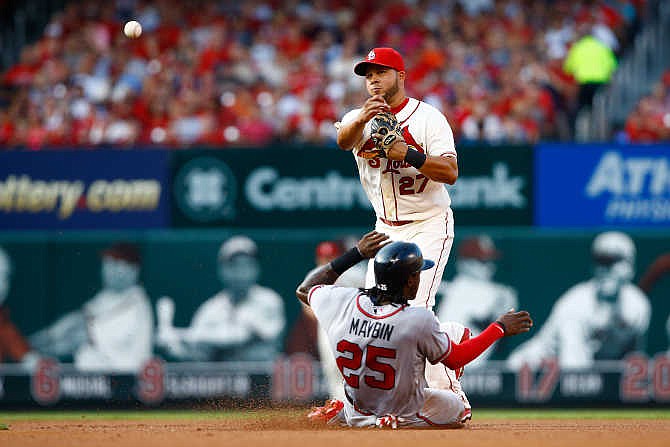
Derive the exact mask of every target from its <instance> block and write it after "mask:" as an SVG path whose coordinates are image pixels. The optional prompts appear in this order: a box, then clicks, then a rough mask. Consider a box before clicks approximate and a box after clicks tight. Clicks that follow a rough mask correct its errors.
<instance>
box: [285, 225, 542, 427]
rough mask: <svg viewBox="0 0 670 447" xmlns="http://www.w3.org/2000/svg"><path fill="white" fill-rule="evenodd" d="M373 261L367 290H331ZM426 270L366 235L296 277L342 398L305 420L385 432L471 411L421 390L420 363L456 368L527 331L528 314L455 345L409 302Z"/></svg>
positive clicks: (454, 398) (414, 251)
mask: <svg viewBox="0 0 670 447" xmlns="http://www.w3.org/2000/svg"><path fill="white" fill-rule="evenodd" d="M373 256H374V262H373V269H374V275H375V283H376V284H375V286H374V287H372V288H369V289H358V288H352V287H338V286H334V285H332V284H333V283H334V282H335V281H336V280H337V278H338V277H339V275H341V274H342V273H343V272H344V271H346V270H347V269H348V268H350V267H351V266H353V265H355V264H356V263H357V262H359V261H360V260H361V259H363V258H372V257H373ZM432 267H434V263H433V261H430V260H424V258H423V256H422V254H421V250H420V249H419V247H418V246H417V245H416V244H413V243H410V242H399V241H397V242H393V243H388V236H387V235H384V234H381V233H377V232H375V231H372V232H370V233H368V234H366V235H365V236H364V237H363V239H361V241H360V242H359V244H358V246H357V247H355V248H352V249H351V250H349V251H347V252H346V253H345V254H344V255H342V256H340V257H339V258H337V259H335V260H333V261H332V262H330V263H329V264H326V265H324V266H323V267H321V268H319V269H317V270H315V271H312V272H310V273H309V274H308V275H307V277H306V278H305V279H304V280H303V282H302V283H301V284H300V286H299V287H298V290H297V291H296V294H297V296H298V299H300V300H301V301H302V302H303V303H305V304H307V305H309V306H310V307H311V308H312V310H313V311H314V314H315V315H316V317H317V319H318V321H319V324H320V325H322V326H323V327H324V329H325V330H326V333H327V334H328V339H329V341H330V346H331V349H332V351H333V353H334V354H335V357H336V363H337V365H338V367H339V369H340V372H341V373H342V375H343V377H344V381H345V385H344V391H345V398H346V399H345V401H344V402H339V401H334V400H331V401H329V402H328V403H327V405H326V406H325V407H321V408H319V409H315V410H313V411H312V413H310V418H311V419H321V420H328V421H329V423H340V424H343V425H347V426H354V427H366V426H381V427H388V426H390V427H392V428H397V427H433V428H443V427H453V426H459V425H460V423H461V422H463V421H465V420H467V419H468V414H469V411H470V410H469V409H467V408H466V407H465V405H464V403H463V401H462V400H461V399H460V397H459V396H458V395H456V394H455V393H454V392H452V391H451V390H441V389H431V388H429V387H428V386H427V383H426V379H425V374H424V368H425V365H426V361H429V362H430V363H433V364H437V363H442V364H444V365H446V366H447V367H449V368H451V369H457V368H460V367H462V366H463V365H465V364H467V363H468V362H470V361H472V360H473V359H474V358H476V357H477V356H478V355H479V354H481V353H482V352H483V351H484V350H486V349H487V348H488V347H489V346H491V344H493V343H494V342H495V341H496V340H498V339H500V338H502V337H503V336H505V335H515V334H518V333H521V332H527V331H528V330H530V327H531V326H532V320H531V318H530V316H529V315H528V313H527V312H518V313H512V312H508V313H506V314H504V315H502V316H500V318H499V319H498V320H497V321H496V322H495V323H492V324H491V325H489V327H488V328H487V329H485V330H484V331H483V332H482V333H481V334H480V335H479V336H477V337H475V338H472V339H470V340H468V341H466V342H464V343H460V344H459V343H455V342H454V341H452V340H450V338H449V336H448V335H447V334H446V333H444V332H442V331H441V329H440V324H439V322H438V321H437V318H436V317H435V315H434V314H433V313H432V312H431V311H429V310H428V309H426V308H424V307H420V306H414V307H410V306H409V305H408V301H409V300H411V299H414V298H415V296H416V293H417V291H418V289H419V287H420V274H421V272H422V271H425V270H428V269H430V268H432Z"/></svg>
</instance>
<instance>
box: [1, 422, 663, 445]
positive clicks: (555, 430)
mask: <svg viewBox="0 0 670 447" xmlns="http://www.w3.org/2000/svg"><path fill="white" fill-rule="evenodd" d="M419 445H420V446H421V447H432V446H448V447H457V446H467V447H474V446H483V447H486V446H491V447H507V446H510V447H518V446H521V445H523V446H533V447H534V446H559V445H561V446H565V445H569V446H588V447H600V446H606V447H615V446H631V445H634V446H637V447H642V446H644V447H647V446H668V445H670V420H668V419H656V420H654V419H652V420H634V419H620V420H617V419H614V420H612V419H607V420H597V419H589V420H575V419H569V420H563V419H562V420H554V419H547V420H529V421H522V420H519V419H514V420H503V419H489V420H475V421H473V422H472V423H470V424H469V425H468V426H467V427H466V428H463V429H458V430H396V431H390V430H386V431H382V430H375V429H336V428H326V427H322V426H314V425H311V424H309V423H308V422H306V421H303V420H302V418H296V417H287V416H278V417H269V418H260V419H257V420H254V419H246V420H215V419H214V420H213V419H202V420H198V419H189V420H179V419H170V420H167V419H166V420H156V419H149V418H148V419H146V420H129V421H126V420H86V418H85V417H82V420H69V421H43V420H40V421H31V420H25V421H16V422H12V423H11V424H10V426H9V430H0V446H3V447H14V446H16V447H18V446H21V447H44V446H72V447H77V446H86V447H89V446H93V447H130V446H142V447H154V446H155V447H172V446H175V447H176V446H188V447H210V446H211V447H214V446H226V447H229V446H245V447H246V446H271V447H284V446H286V447H288V446H298V447H335V446H345V447H365V446H375V447H376V446H383V447H395V446H398V447H400V446H402V447H408V446H419Z"/></svg>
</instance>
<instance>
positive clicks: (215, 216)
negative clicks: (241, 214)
mask: <svg viewBox="0 0 670 447" xmlns="http://www.w3.org/2000/svg"><path fill="white" fill-rule="evenodd" d="M174 195H175V199H176V202H177V206H178V207H179V209H180V210H181V211H182V212H183V213H184V214H185V215H186V216H188V217H189V218H191V219H193V220H196V221H198V222H211V221H214V220H219V219H228V220H229V219H232V218H234V217H235V198H236V196H237V180H236V179H235V176H234V175H233V171H232V170H231V169H230V168H229V167H228V165H226V164H225V163H224V162H222V161H221V160H218V159H216V158H212V157H199V158H194V159H193V160H191V161H189V162H188V163H186V164H185V165H184V166H182V168H181V169H180V170H179V172H178V173H177V175H176V177H175V183H174Z"/></svg>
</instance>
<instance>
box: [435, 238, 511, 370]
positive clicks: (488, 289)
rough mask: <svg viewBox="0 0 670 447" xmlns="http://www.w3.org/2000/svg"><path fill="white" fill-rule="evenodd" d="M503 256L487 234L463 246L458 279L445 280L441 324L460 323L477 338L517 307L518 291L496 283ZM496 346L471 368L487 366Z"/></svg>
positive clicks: (462, 244) (480, 357) (459, 259)
mask: <svg viewBox="0 0 670 447" xmlns="http://www.w3.org/2000/svg"><path fill="white" fill-rule="evenodd" d="M500 257H501V253H500V251H498V250H497V249H496V247H495V245H494V243H493V240H492V239H491V238H490V237H489V236H487V235H480V236H476V237H469V238H466V239H464V240H463V242H461V243H460V245H459V246H458V258H457V261H456V272H457V273H456V276H454V278H453V279H452V280H451V281H449V282H447V281H444V282H443V283H442V284H441V285H440V290H439V291H438V294H439V295H441V296H442V301H440V303H439V305H438V307H437V310H436V311H435V313H436V314H437V317H438V319H439V320H440V321H446V320H455V321H459V322H461V323H462V324H463V325H465V326H466V327H467V328H468V330H470V331H472V335H477V334H478V333H479V332H480V331H481V330H483V329H484V328H486V326H488V323H489V321H491V319H492V318H495V317H496V316H497V315H499V314H500V313H502V312H505V311H507V310H509V309H516V308H517V306H518V304H519V300H518V298H517V293H516V290H514V289H513V288H512V287H510V286H507V285H504V284H500V283H498V282H495V281H494V280H493V275H494V274H495V270H496V261H497V260H498V259H499V258H500ZM496 347H500V345H498V346H496ZM496 347H492V348H491V349H488V350H487V351H485V352H484V353H483V354H482V355H480V356H479V357H477V360H475V361H473V362H472V363H471V364H470V365H468V368H475V367H482V366H484V365H485V364H486V360H487V359H488V358H489V357H491V354H492V353H493V351H494V348H496Z"/></svg>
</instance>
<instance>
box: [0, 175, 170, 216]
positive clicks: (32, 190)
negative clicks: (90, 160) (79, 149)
mask: <svg viewBox="0 0 670 447" xmlns="http://www.w3.org/2000/svg"><path fill="white" fill-rule="evenodd" d="M161 189H162V188H161V184H160V182H159V181H157V180H153V179H106V180H93V181H91V182H89V183H88V184H87V183H85V182H83V181H81V180H43V179H36V178H32V177H30V176H29V175H25V174H24V175H9V176H7V177H6V178H4V179H0V213H7V214H11V213H27V214H37V213H53V214H54V215H55V216H57V218H58V219H59V220H67V219H70V218H71V217H72V215H73V214H74V213H75V212H76V211H77V210H85V211H88V212H92V213H99V212H103V211H107V212H112V213H120V212H124V211H155V210H156V209H157V208H158V206H159V202H160V197H161V193H162V191H161Z"/></svg>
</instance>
